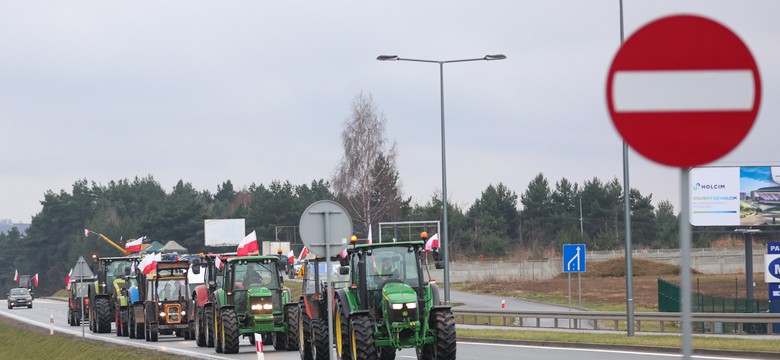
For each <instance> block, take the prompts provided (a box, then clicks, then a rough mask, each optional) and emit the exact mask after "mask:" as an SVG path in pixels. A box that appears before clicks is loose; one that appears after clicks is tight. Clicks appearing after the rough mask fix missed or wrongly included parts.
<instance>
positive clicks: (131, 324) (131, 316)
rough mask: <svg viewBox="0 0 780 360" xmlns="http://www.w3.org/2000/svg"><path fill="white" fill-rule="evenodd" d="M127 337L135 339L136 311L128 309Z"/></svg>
mask: <svg viewBox="0 0 780 360" xmlns="http://www.w3.org/2000/svg"><path fill="white" fill-rule="evenodd" d="M127 317H128V319H127V335H128V337H129V338H131V339H135V311H133V309H132V308H129V309H127Z"/></svg>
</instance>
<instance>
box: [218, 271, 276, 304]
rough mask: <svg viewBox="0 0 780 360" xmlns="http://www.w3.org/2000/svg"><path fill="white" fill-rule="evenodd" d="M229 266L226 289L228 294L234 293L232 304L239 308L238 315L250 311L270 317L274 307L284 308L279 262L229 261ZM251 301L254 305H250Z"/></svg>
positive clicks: (225, 278)
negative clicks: (266, 314) (278, 268)
mask: <svg viewBox="0 0 780 360" xmlns="http://www.w3.org/2000/svg"><path fill="white" fill-rule="evenodd" d="M231 260H232V259H231ZM228 263H229V267H228V268H227V271H226V272H225V275H224V279H223V281H224V286H223V288H224V289H225V291H226V292H227V293H228V294H230V293H232V294H233V297H232V300H233V304H232V305H234V306H235V307H236V313H237V314H239V316H241V315H243V314H246V313H247V310H250V312H251V313H258V314H259V313H269V314H270V313H271V310H272V309H274V308H277V309H281V297H279V294H280V293H279V290H281V285H280V282H279V275H278V274H279V273H278V270H277V268H276V262H274V261H269V260H268V259H241V260H237V261H230V260H229V261H228ZM273 295H276V296H273ZM250 298H251V299H252V303H251V304H249V302H247V299H250Z"/></svg>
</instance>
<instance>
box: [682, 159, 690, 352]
mask: <svg viewBox="0 0 780 360" xmlns="http://www.w3.org/2000/svg"><path fill="white" fill-rule="evenodd" d="M688 175H689V170H688V169H687V168H682V170H681V171H680V196H681V197H682V199H681V200H682V202H681V203H682V209H680V310H681V312H682V318H681V323H682V324H681V325H682V356H683V359H685V360H690V358H691V356H692V354H693V347H692V337H693V336H692V334H691V330H692V329H691V326H692V325H693V324H692V323H691V320H692V314H691V310H692V309H691V306H692V305H691V224H690V220H689V213H688V211H689V208H690V204H689V202H688V197H689V196H688Z"/></svg>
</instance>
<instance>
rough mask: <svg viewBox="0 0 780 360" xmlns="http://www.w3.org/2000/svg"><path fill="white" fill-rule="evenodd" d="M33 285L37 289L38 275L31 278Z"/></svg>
mask: <svg viewBox="0 0 780 360" xmlns="http://www.w3.org/2000/svg"><path fill="white" fill-rule="evenodd" d="M33 285H35V287H38V274H37V273H36V274H35V276H33Z"/></svg>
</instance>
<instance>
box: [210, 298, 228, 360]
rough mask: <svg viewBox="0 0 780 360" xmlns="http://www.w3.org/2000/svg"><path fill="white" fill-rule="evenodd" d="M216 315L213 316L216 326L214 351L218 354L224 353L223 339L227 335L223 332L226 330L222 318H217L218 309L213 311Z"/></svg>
mask: <svg viewBox="0 0 780 360" xmlns="http://www.w3.org/2000/svg"><path fill="white" fill-rule="evenodd" d="M213 312H214V313H215V314H214V316H212V318H213V319H214V320H213V324H214V351H216V352H218V353H220V354H221V353H222V351H223V349H222V337H223V336H224V335H225V334H224V333H223V331H224V330H225V327H224V325H223V324H222V321H221V318H220V317H217V315H218V313H217V309H214V311H213Z"/></svg>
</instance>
